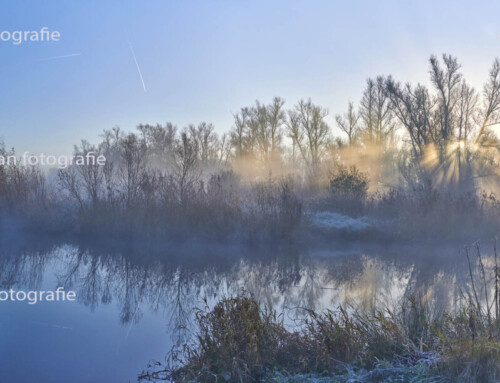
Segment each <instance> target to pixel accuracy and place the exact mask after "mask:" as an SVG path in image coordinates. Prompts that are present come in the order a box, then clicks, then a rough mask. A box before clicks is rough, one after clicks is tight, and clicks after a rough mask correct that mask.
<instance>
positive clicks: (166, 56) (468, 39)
mask: <svg viewBox="0 0 500 383" xmlns="http://www.w3.org/2000/svg"><path fill="white" fill-rule="evenodd" d="M0 7H1V12H0V30H1V31H4V30H8V31H14V30H39V29H40V28H42V27H44V26H46V27H49V28H50V29H51V30H58V31H60V33H61V39H60V41H59V42H25V43H22V44H20V45H13V44H11V43H9V42H1V41H0V84H1V96H0V97H1V100H0V137H2V138H3V139H4V140H5V142H6V144H7V146H14V147H15V148H16V150H17V151H18V152H22V151H31V152H32V153H40V152H44V153H48V154H70V153H71V151H72V145H73V144H74V143H76V142H78V141H79V140H80V139H81V138H86V139H89V140H90V141H97V140H98V137H99V134H100V132H102V130H103V129H109V128H111V127H113V126H121V127H122V128H123V129H125V130H133V129H134V128H135V126H136V125H137V124H139V123H157V122H159V123H165V122H166V121H171V122H173V123H175V124H177V125H178V126H179V127H183V126H185V125H187V124H188V123H198V122H200V121H208V122H212V123H214V124H215V126H216V129H217V131H219V132H223V131H227V130H228V129H230V127H231V126H232V113H233V112H236V111H238V110H239V108H240V107H242V106H246V105H249V104H252V103H253V101H254V100H255V99H259V100H261V101H263V102H269V101H270V100H271V99H272V97H273V96H275V95H278V96H281V97H283V98H284V99H285V100H286V101H287V106H289V107H291V106H292V105H293V104H294V103H295V102H296V101H298V100H299V99H300V98H309V97H311V98H312V100H313V101H314V102H316V103H318V104H320V105H322V106H324V107H326V108H328V109H329V110H330V116H329V122H331V125H332V126H333V125H334V123H333V116H334V115H335V114H336V113H339V112H343V110H344V109H345V107H346V105H347V102H348V101H349V100H353V101H355V102H357V101H358V100H359V98H360V95H361V91H362V88H363V85H364V81H365V80H366V78H368V77H370V76H376V75H378V74H392V75H393V76H395V77H396V78H397V79H400V80H403V81H411V82H417V81H420V82H426V81H427V77H428V76H427V71H428V58H429V56H430V55H431V54H433V53H434V54H441V53H443V52H446V53H451V54H453V55H455V56H458V58H459V60H460V61H461V63H462V65H463V72H464V73H465V75H466V77H467V78H468V79H469V81H470V82H471V83H472V84H473V85H474V86H477V87H480V86H481V85H482V82H483V81H484V80H485V79H486V76H487V71H488V68H489V66H490V65H491V63H492V61H493V59H494V57H496V56H500V22H498V15H499V14H500V5H498V4H497V5H495V3H494V2H493V1H491V2H472V1H470V2H462V1H439V2H437V1H435V0H434V1H404V2H403V1H316V0H309V1H305V0H304V1H293V0H288V1H270V0H268V1H260V0H251V1H250V0H233V1H217V0H214V1H189V0H188V1H165V0H163V1H159V0H148V1H93V0H88V1H70V0H64V1H44V2H41V1H36V0H28V1H22V2H21V1H13V0H12V1H6V0H0ZM129 44H130V45H131V46H132V47H133V50H134V52H135V55H136V58H137V62H138V64H139V67H140V70H141V72H142V76H143V79H144V82H145V85H146V91H144V89H143V86H142V83H141V79H140V77H139V73H138V71H137V68H136V64H135V62H134V58H133V55H132V52H131V49H130V45H129ZM71 54H79V55H78V56H71V57H66V58H54V59H51V58H53V57H57V56H64V55H71Z"/></svg>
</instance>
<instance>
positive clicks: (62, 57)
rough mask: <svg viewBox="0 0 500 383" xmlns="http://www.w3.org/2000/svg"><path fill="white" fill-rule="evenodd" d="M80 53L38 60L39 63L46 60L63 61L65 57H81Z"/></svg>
mask: <svg viewBox="0 0 500 383" xmlns="http://www.w3.org/2000/svg"><path fill="white" fill-rule="evenodd" d="M81 55H82V54H81V53H71V54H69V55H63V56H55V57H47V58H45V59H40V61H47V60H57V59H64V58H66V57H75V56H81Z"/></svg>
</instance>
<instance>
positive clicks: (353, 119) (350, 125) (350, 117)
mask: <svg viewBox="0 0 500 383" xmlns="http://www.w3.org/2000/svg"><path fill="white" fill-rule="evenodd" d="M335 121H336V122H337V126H338V127H339V128H340V130H342V131H343V132H344V133H345V134H347V139H348V142H349V145H350V146H351V145H353V144H354V143H355V141H356V139H357V135H358V133H359V125H358V121H359V114H358V113H357V112H356V111H355V110H354V104H353V103H352V102H349V105H348V107H347V112H346V113H344V115H343V116H342V115H340V114H337V115H336V116H335Z"/></svg>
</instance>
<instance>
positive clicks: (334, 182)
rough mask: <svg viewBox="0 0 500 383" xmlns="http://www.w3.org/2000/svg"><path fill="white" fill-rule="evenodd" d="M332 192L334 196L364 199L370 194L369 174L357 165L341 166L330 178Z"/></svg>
mask: <svg viewBox="0 0 500 383" xmlns="http://www.w3.org/2000/svg"><path fill="white" fill-rule="evenodd" d="M330 194H331V195H332V197H334V198H342V199H348V200H358V201H360V200H364V199H365V198H366V196H367V194H368V176H367V175H366V174H365V173H362V172H360V171H359V170H358V168H357V167H356V166H351V167H350V168H348V167H346V166H340V167H339V169H338V170H337V172H335V173H334V174H333V176H332V178H331V179H330Z"/></svg>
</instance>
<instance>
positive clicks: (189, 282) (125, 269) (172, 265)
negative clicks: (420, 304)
mask: <svg viewBox="0 0 500 383" xmlns="http://www.w3.org/2000/svg"><path fill="white" fill-rule="evenodd" d="M0 254H1V255H0V288H1V289H2V290H7V289H10V288H16V289H20V288H23V289H30V290H36V289H39V288H40V286H41V284H42V281H43V278H44V277H46V275H48V274H47V273H49V274H50V273H52V274H53V275H55V276H56V280H57V283H58V285H60V286H63V287H64V288H65V289H71V290H75V291H76V293H77V297H78V301H79V302H80V303H81V304H83V305H85V306H86V307H88V308H89V309H90V310H95V309H96V308H97V307H98V306H99V305H109V304H111V303H115V304H118V306H119V308H120V309H119V315H120V321H121V323H122V324H123V325H126V324H133V323H137V322H138V321H140V320H141V317H142V315H143V313H144V311H145V310H149V311H152V312H154V313H157V314H159V315H162V316H163V317H164V318H165V320H166V322H167V325H168V327H167V331H168V332H169V333H170V334H171V336H172V338H173V340H174V341H175V342H177V343H179V342H182V341H183V340H185V339H186V336H189V330H190V328H191V320H192V318H193V313H194V311H195V310H196V309H197V308H201V307H202V304H203V301H204V299H205V300H206V301H207V302H208V303H209V304H213V303H214V302H215V301H217V300H218V299H220V298H221V297H223V296H229V295H235V294H237V293H239V292H241V291H243V290H244V291H246V292H248V293H251V294H253V296H254V297H255V298H256V299H258V300H259V301H260V302H262V303H263V304H266V305H267V306H268V307H270V308H272V309H275V310H277V312H278V313H285V314H286V316H285V317H286V318H292V319H294V318H297V316H300V314H301V310H300V308H308V309H316V310H321V309H324V308H327V307H329V308H333V307H335V306H337V305H338V304H340V303H342V304H346V303H349V304H354V305H357V306H361V307H362V308H364V309H367V310H373V309H374V308H375V307H376V306H377V305H384V306H391V305H392V304H394V303H396V302H397V301H398V300H400V299H401V298H402V297H403V296H409V295H415V294H418V295H420V296H422V297H426V299H427V301H428V302H429V303H431V304H432V306H433V307H435V308H436V309H441V310H444V309H450V308H451V309H453V308H455V309H456V308H457V307H456V305H457V297H458V295H459V291H460V288H461V286H464V284H465V283H467V279H466V278H464V275H465V274H464V270H465V269H464V267H465V259H464V257H462V255H461V254H460V253H459V252H458V251H456V250H455V249H451V250H450V249H445V250H443V249H436V248H420V249H417V248H407V249H403V248H392V249H388V248H381V247H374V248H372V249H368V250H363V251H359V250H352V249H351V250H349V249H347V250H343V251H322V252H320V253H305V252H303V251H302V250H301V249H299V248H297V247H293V246H290V247H286V248H279V249H272V250H268V251H267V252H264V251H262V250H260V249H255V250H253V251H251V250H248V249H246V250H245V249H242V248H234V247H230V246H228V247H220V246H219V247H210V246H207V247H201V246H200V247H193V246H189V247H176V248H171V249H155V250H151V251H150V250H148V251H146V250H141V249H137V248H134V249H130V248H129V249H117V248H114V249H109V248H107V249H103V248H100V247H99V246H88V245H87V246H82V245H74V244H73V245H69V244H66V245H61V246H53V245H47V246H39V247H37V248H35V247H32V248H26V247H24V248H23V247H21V248H12V249H10V248H5V246H4V247H3V248H2V250H1V253H0ZM256 254H257V255H256Z"/></svg>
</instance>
